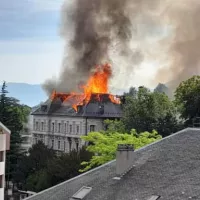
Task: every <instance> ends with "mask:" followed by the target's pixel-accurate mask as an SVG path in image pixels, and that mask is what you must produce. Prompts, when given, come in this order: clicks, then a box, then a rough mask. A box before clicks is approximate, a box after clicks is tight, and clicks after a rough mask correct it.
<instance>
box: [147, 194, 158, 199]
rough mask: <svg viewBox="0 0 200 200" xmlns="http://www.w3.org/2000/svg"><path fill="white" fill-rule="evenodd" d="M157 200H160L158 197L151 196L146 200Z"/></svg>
mask: <svg viewBox="0 0 200 200" xmlns="http://www.w3.org/2000/svg"><path fill="white" fill-rule="evenodd" d="M157 199H160V196H158V195H153V196H151V197H150V198H149V199H148V200H157Z"/></svg>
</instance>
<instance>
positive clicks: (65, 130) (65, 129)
mask: <svg viewBox="0 0 200 200" xmlns="http://www.w3.org/2000/svg"><path fill="white" fill-rule="evenodd" d="M64 132H65V133H66V132H67V125H66V123H65V128H64Z"/></svg>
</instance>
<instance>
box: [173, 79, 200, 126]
mask: <svg viewBox="0 0 200 200" xmlns="http://www.w3.org/2000/svg"><path fill="white" fill-rule="evenodd" d="M175 103H176V105H177V106H178V108H179V111H180V113H181V117H182V118H183V119H184V120H185V124H186V125H189V124H192V120H193V119H195V118H196V117H200V106H199V105H200V76H193V77H192V78H190V79H188V80H186V81H183V82H181V83H180V85H179V86H178V87H177V89H176V91H175Z"/></svg>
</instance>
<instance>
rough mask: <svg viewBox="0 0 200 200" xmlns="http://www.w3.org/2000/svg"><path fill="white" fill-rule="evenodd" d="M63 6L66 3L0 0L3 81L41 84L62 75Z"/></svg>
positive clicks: (0, 56) (1, 77)
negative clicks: (60, 32) (61, 29)
mask: <svg viewBox="0 0 200 200" xmlns="http://www.w3.org/2000/svg"><path fill="white" fill-rule="evenodd" d="M62 4H63V0H0V70H1V73H0V81H2V80H5V81H7V82H26V83H42V82H44V80H45V79H47V78H50V77H53V76H56V75H57V74H58V73H59V70H60V68H61V64H62V57H63V49H64V41H63V40H62V38H61V37H60V35H59V31H60V21H61V20H60V10H61V6H62Z"/></svg>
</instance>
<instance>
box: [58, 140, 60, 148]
mask: <svg viewBox="0 0 200 200" xmlns="http://www.w3.org/2000/svg"><path fill="white" fill-rule="evenodd" d="M58 149H60V141H58Z"/></svg>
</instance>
